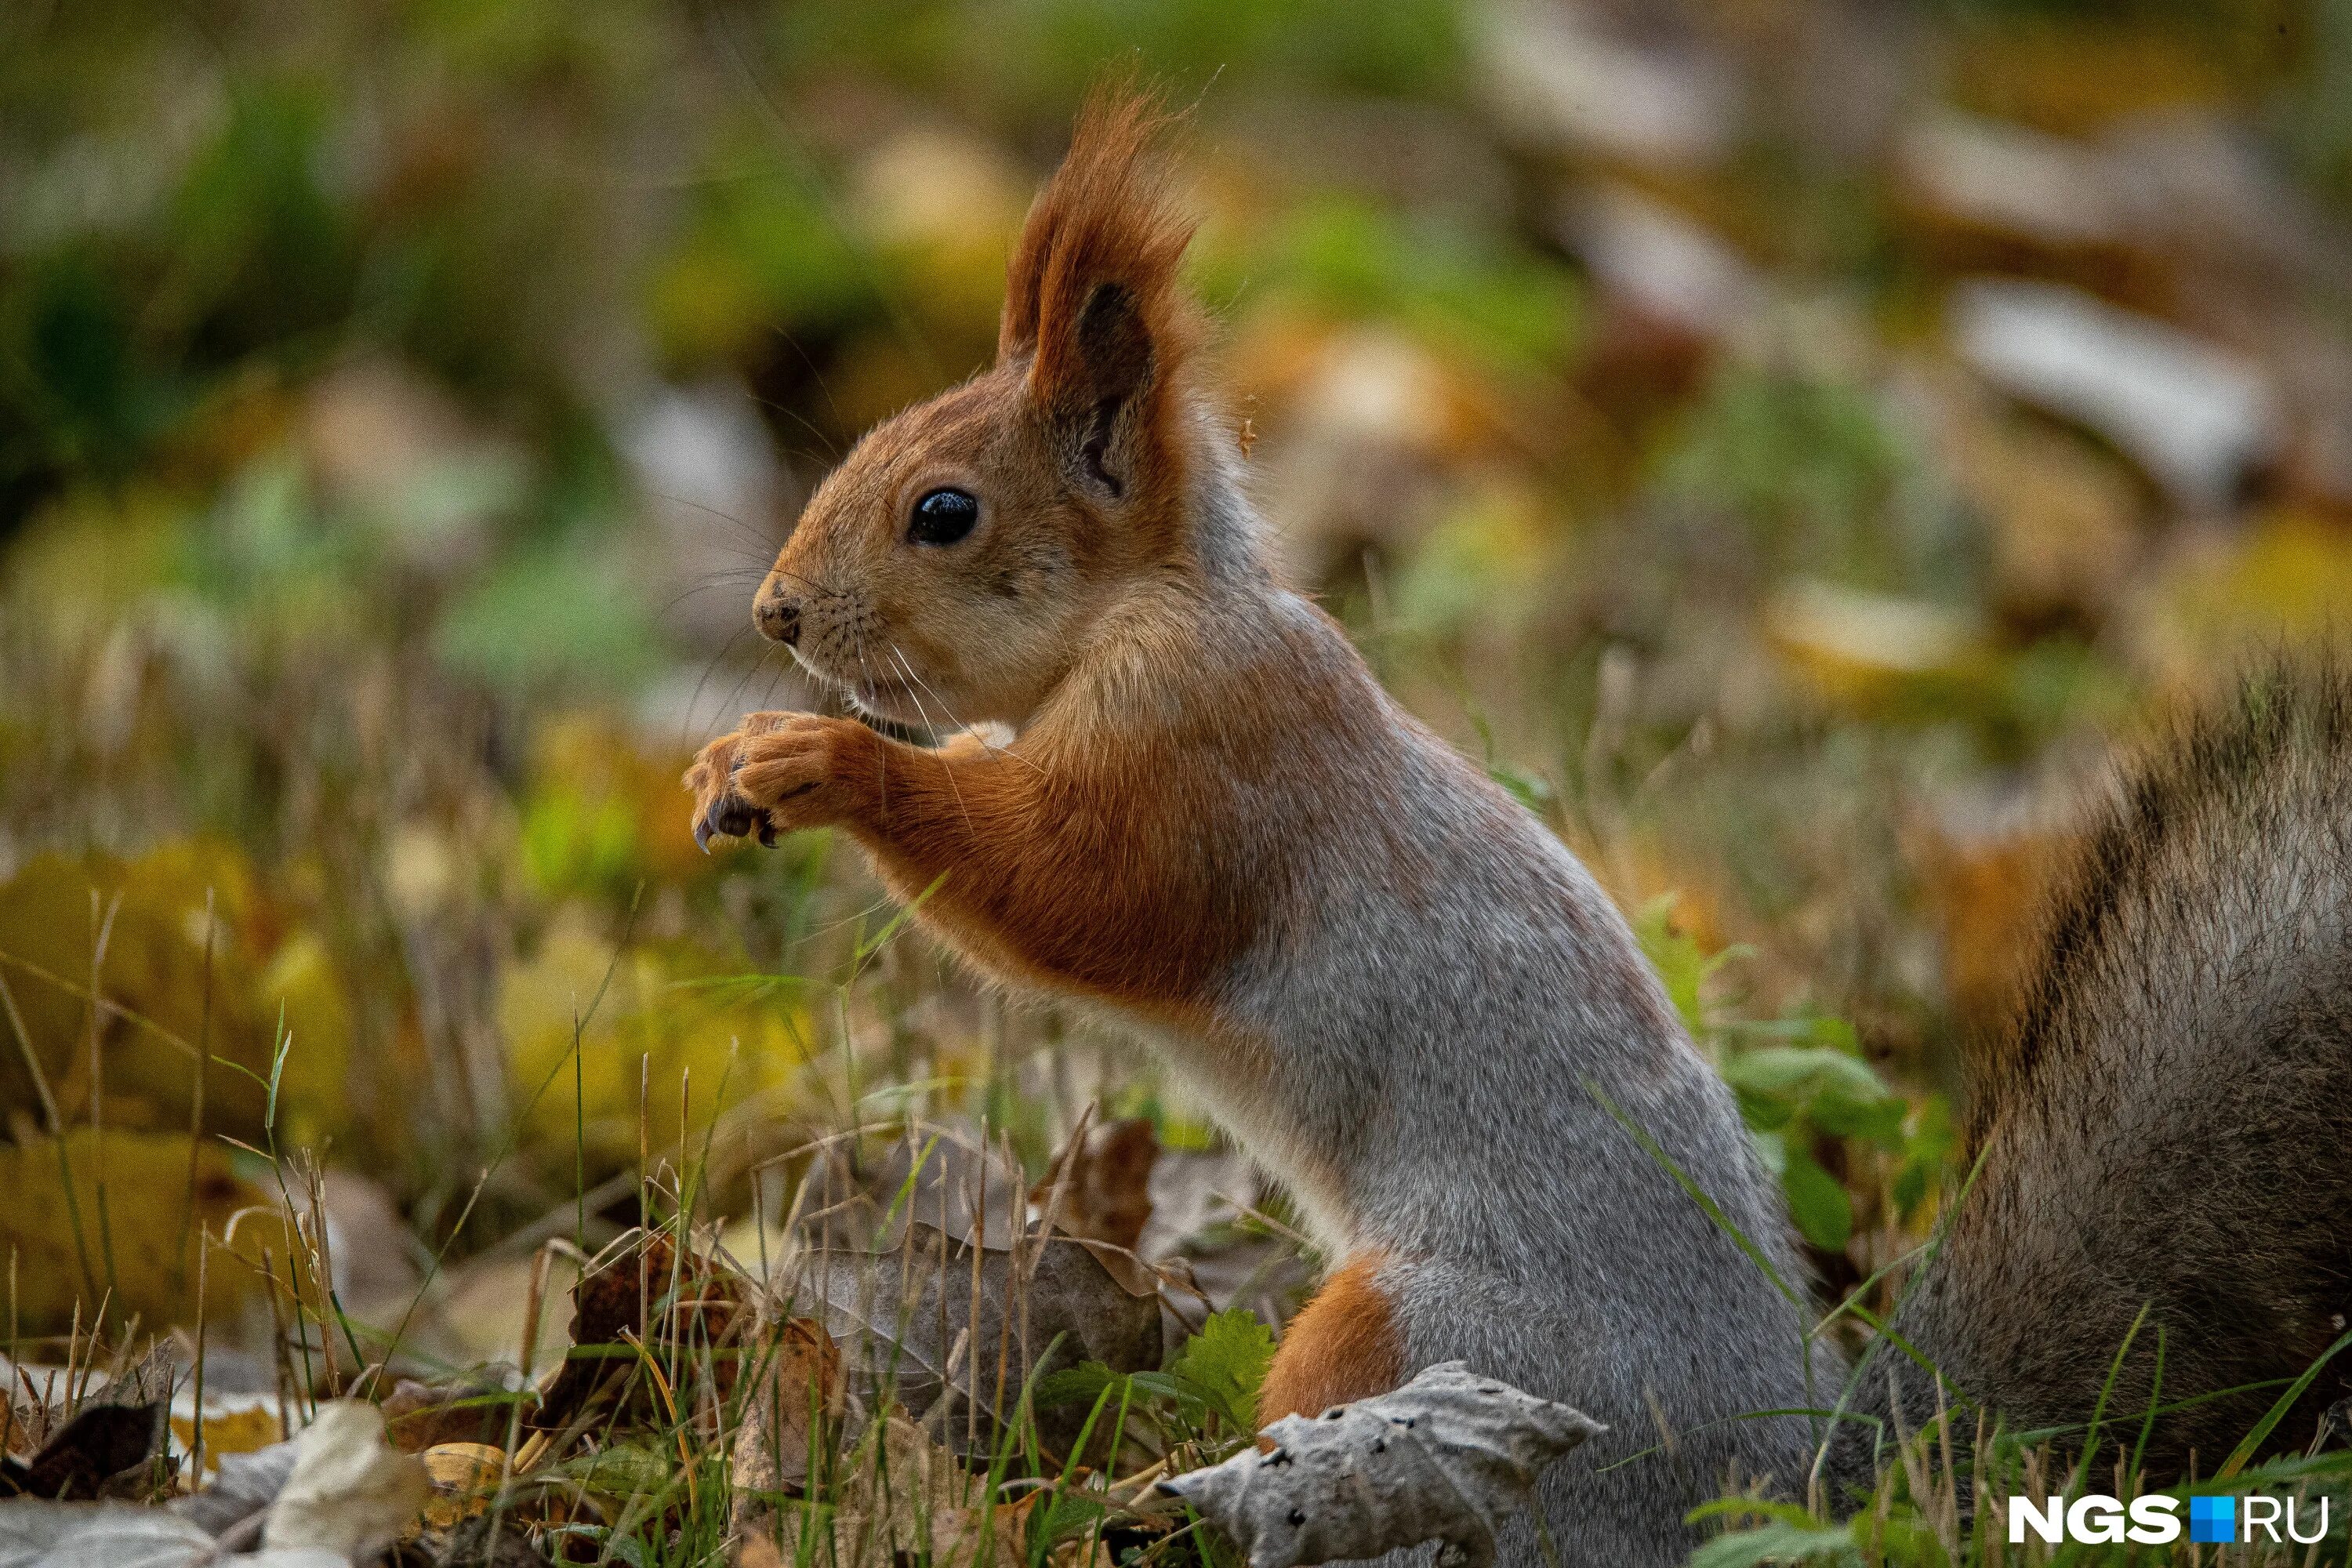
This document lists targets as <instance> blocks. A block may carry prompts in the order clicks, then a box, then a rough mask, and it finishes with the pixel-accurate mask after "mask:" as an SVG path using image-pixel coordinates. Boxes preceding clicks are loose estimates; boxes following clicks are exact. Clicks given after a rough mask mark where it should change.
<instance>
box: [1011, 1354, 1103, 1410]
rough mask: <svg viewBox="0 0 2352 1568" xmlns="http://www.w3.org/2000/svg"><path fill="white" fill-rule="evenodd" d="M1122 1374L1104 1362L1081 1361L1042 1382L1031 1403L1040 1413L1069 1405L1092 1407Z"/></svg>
mask: <svg viewBox="0 0 2352 1568" xmlns="http://www.w3.org/2000/svg"><path fill="white" fill-rule="evenodd" d="M1118 1375H1119V1374H1118V1373H1115V1372H1113V1371H1111V1369H1110V1368H1109V1367H1108V1366H1107V1365H1106V1364H1104V1363H1101V1362H1098V1361H1089V1362H1081V1363H1078V1364H1077V1365H1076V1366H1074V1367H1070V1368H1068V1369H1067V1370H1066V1371H1062V1372H1056V1373H1048V1374H1047V1375H1046V1376H1045V1377H1042V1378H1040V1379H1038V1382H1037V1390H1036V1392H1035V1394H1033V1395H1032V1396H1031V1402H1032V1403H1033V1404H1034V1405H1036V1407H1037V1408H1038V1409H1040V1410H1055V1409H1058V1408H1060V1407H1061V1406H1062V1405H1092V1404H1093V1403H1094V1402H1095V1401H1096V1400H1097V1399H1099V1398H1101V1397H1102V1392H1103V1390H1104V1389H1106V1388H1111V1387H1114V1386H1116V1385H1117V1384H1118Z"/></svg>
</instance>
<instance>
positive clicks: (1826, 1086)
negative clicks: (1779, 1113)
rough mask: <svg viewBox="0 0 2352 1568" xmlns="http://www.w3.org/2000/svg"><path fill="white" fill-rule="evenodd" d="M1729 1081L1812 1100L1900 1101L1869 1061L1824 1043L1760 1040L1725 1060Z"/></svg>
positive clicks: (1749, 1088) (1746, 1087) (1745, 1088)
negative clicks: (1827, 1097) (1766, 1043)
mask: <svg viewBox="0 0 2352 1568" xmlns="http://www.w3.org/2000/svg"><path fill="white" fill-rule="evenodd" d="M1723 1076H1724V1078H1725V1079H1726V1080H1727V1082H1729V1083H1730V1085H1731V1087H1732V1088H1734V1089H1739V1090H1742V1091H1743V1092H1746V1093H1748V1094H1762V1095H1773V1096H1778V1097H1782V1098H1792V1099H1797V1100H1810V1099H1811V1098H1812V1097H1814V1096H1817V1095H1832V1094H1833V1095H1838V1096H1842V1097H1843V1098H1844V1099H1845V1100H1847V1101H1848V1102H1850V1103H1853V1104H1857V1105H1874V1104H1878V1103H1881V1102H1884V1101H1886V1100H1894V1101H1895V1103H1897V1104H1900V1103H1902V1102H1901V1100H1900V1097H1898V1096H1896V1095H1895V1094H1894V1093H1892V1092H1890V1091H1889V1090H1888V1089H1887V1088H1886V1086H1885V1084H1883V1083H1881V1082H1879V1081H1878V1075H1877V1074H1876V1073H1874V1072H1873V1071H1871V1070H1870V1064H1869V1063H1867V1062H1864V1061H1861V1060H1858V1059H1856V1058H1853V1057H1850V1056H1847V1055H1846V1054H1845V1053H1844V1052H1843V1051H1836V1050H1830V1049H1827V1048H1825V1047H1820V1046H1761V1047H1757V1048H1756V1049H1754V1050H1748V1051H1741V1052H1739V1053H1738V1055H1736V1056H1734V1057H1733V1058H1731V1059H1730V1060H1728V1061H1727V1062H1725V1063H1724V1064H1723Z"/></svg>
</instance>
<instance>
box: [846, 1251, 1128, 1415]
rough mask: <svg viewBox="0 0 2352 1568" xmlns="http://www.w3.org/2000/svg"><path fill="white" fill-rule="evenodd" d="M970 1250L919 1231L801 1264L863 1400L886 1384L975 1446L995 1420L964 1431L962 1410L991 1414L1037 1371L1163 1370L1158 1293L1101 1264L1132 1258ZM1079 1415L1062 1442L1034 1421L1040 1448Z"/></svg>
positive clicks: (1003, 1409) (1083, 1253) (1012, 1398)
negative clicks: (1087, 1364) (1081, 1366)
mask: <svg viewBox="0 0 2352 1568" xmlns="http://www.w3.org/2000/svg"><path fill="white" fill-rule="evenodd" d="M974 1251H975V1249H974V1248H973V1247H971V1244H969V1243H966V1242H961V1241H957V1240H954V1239H952V1238H950V1237H946V1236H943V1235H942V1234H940V1231H939V1230H938V1229H937V1228H936V1227H934V1226H929V1225H924V1224H916V1225H913V1226H909V1227H908V1234H907V1237H906V1239H905V1241H904V1242H903V1243H902V1244H901V1246H900V1247H899V1248H898V1249H897V1250H895V1251H890V1252H857V1251H847V1250H841V1249H832V1248H825V1249H819V1250H816V1251H814V1252H813V1253H811V1254H809V1255H808V1256H807V1258H806V1260H805V1262H804V1264H803V1278H804V1279H805V1280H806V1281H807V1284H808V1285H809V1287H811V1288H812V1289H813V1290H814V1296H815V1298H816V1300H820V1301H822V1302H824V1308H825V1322H826V1327H827V1328H828V1329H830V1330H831V1331H832V1332H833V1334H834V1336H835V1339H836V1340H838V1341H840V1342H842V1344H843V1346H844V1348H845V1350H846V1351H847V1352H848V1354H849V1357H850V1361H851V1364H852V1367H853V1369H854V1370H855V1371H856V1373H858V1374H859V1379H860V1381H859V1384H858V1387H859V1391H860V1392H861V1394H862V1393H864V1392H866V1391H867V1390H872V1389H875V1388H877V1387H879V1386H881V1385H882V1384H885V1383H890V1384H893V1385H894V1394H895V1397H896V1398H897V1400H898V1403H899V1404H900V1405H904V1406H905V1407H906V1408H907V1409H908V1410H910V1411H914V1412H916V1413H918V1414H919V1415H924V1416H925V1417H926V1419H938V1420H940V1422H942V1424H943V1425H942V1428H941V1429H942V1430H944V1431H945V1432H947V1434H948V1435H949V1439H950V1441H951V1442H961V1441H963V1440H965V1435H966V1434H967V1433H968V1432H973V1431H974V1428H975V1427H976V1429H977V1430H976V1434H975V1435H976V1437H977V1446H978V1447H980V1448H982V1449H985V1448H987V1447H991V1446H992V1444H993V1443H994V1441H995V1436H996V1433H995V1421H994V1420H993V1419H991V1420H984V1421H979V1422H976V1423H975V1422H972V1421H971V1419H970V1418H969V1415H968V1412H969V1408H970V1406H971V1405H977V1406H978V1407H979V1409H980V1411H981V1412H982V1413H983V1414H985V1415H989V1416H991V1417H996V1416H999V1415H1002V1414H1003V1413H1004V1412H1006V1411H1008V1410H1009V1409H1011V1407H1012V1406H1013V1405H1015V1404H1016V1403H1017V1402H1018V1400H1019V1398H1020V1394H1021V1390H1022V1387H1023V1385H1024V1382H1025V1381H1026V1380H1027V1378H1028V1377H1029V1376H1030V1374H1031V1373H1032V1371H1033V1370H1034V1372H1035V1373H1038V1374H1040V1375H1042V1374H1043V1373H1046V1372H1050V1371H1052V1370H1054V1369H1055V1368H1059V1367H1066V1366H1074V1365H1076V1363H1079V1362H1082V1361H1098V1362H1101V1363H1104V1364H1105V1365H1107V1366H1108V1367H1110V1368H1111V1369H1112V1370H1113V1371H1115V1372H1134V1371H1140V1370H1143V1369H1146V1368H1150V1367H1155V1366H1157V1365H1158V1364H1159V1363H1160V1297H1159V1292H1158V1291H1157V1290H1156V1289H1153V1288H1151V1287H1150V1285H1149V1284H1148V1283H1146V1282H1145V1280H1144V1279H1139V1278H1136V1277H1134V1276H1128V1277H1124V1278H1123V1277H1121V1275H1119V1274H1118V1273H1115V1272H1114V1271H1113V1269H1112V1268H1111V1267H1110V1264H1111V1263H1113V1262H1118V1263H1129V1262H1131V1260H1128V1259H1123V1258H1119V1256H1118V1254H1116V1253H1112V1254H1108V1261H1107V1260H1106V1256H1105V1255H1102V1254H1098V1253H1097V1251H1095V1250H1094V1249H1093V1248H1092V1247H1089V1246H1088V1244H1087V1243H1085V1242H1083V1241H1079V1240H1076V1239H1073V1238H1071V1237H1061V1236H1053V1237H1044V1238H1042V1239H1041V1238H1039V1237H1034V1236H1032V1237H1028V1238H1027V1239H1025V1240H1024V1242H1022V1243H1021V1244H1020V1245H1019V1246H1017V1247H1013V1248H1010V1249H1006V1250H1000V1249H998V1248H996V1247H982V1248H979V1249H978V1256H977V1258H975V1256H974ZM1139 1272H1140V1270H1139ZM975 1286H976V1287H977V1289H975ZM1048 1347H1053V1349H1052V1352H1051V1353H1050V1354H1048ZM1060 1414H1061V1415H1065V1416H1067V1415H1069V1414H1070V1413H1068V1412H1063V1413H1060ZM1083 1414H1084V1413H1083V1412H1079V1413H1077V1416H1076V1418H1075V1419H1082V1418H1083ZM1075 1419H1074V1424H1073V1425H1072V1426H1071V1427H1070V1429H1069V1431H1068V1432H1066V1433H1065V1432H1060V1431H1058V1430H1057V1429H1056V1428H1055V1423H1054V1421H1052V1420H1049V1419H1045V1418H1043V1417H1041V1422H1040V1425H1041V1427H1043V1428H1045V1434H1046V1438H1047V1441H1048V1442H1049V1443H1050V1442H1053V1441H1055V1439H1056V1437H1061V1438H1064V1439H1066V1438H1067V1437H1069V1436H1075V1433H1076V1425H1075Z"/></svg>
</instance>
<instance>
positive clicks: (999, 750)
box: [890, 642, 1045, 778]
mask: <svg viewBox="0 0 2352 1568" xmlns="http://www.w3.org/2000/svg"><path fill="white" fill-rule="evenodd" d="M890 651H891V652H892V653H894V654H897V655H898V668H901V669H903V670H905V671H906V672H907V679H909V680H911V681H913V682H914V683H915V684H916V685H918V686H919V687H921V688H922V689H924V690H925V691H927V692H929V693H930V696H931V700H933V701H935V702H937V703H938V704H939V705H940V710H942V711H944V712H945V713H946V714H947V716H948V720H949V721H950V723H952V724H954V725H955V727H956V728H957V729H958V730H961V731H963V732H964V733H965V734H967V735H970V736H971V738H972V739H973V740H975V741H977V742H980V749H981V750H982V751H983V752H987V753H988V754H989V755H990V756H992V757H1010V758H1011V759H1012V760H1013V761H1014V762H1016V763H1020V764H1021V765H1022V766H1023V767H1024V768H1027V769H1028V770H1029V771H1030V772H1031V773H1035V774H1036V775H1037V776H1038V777H1039V778H1044V777H1045V769H1043V768H1041V767H1039V766H1038V765H1037V764H1036V763H1033V762H1031V761H1030V760H1029V759H1028V758H1026V757H1024V756H1023V755H1022V754H1021V753H1020V752H1012V751H1007V750H1005V749H1004V748H1003V746H996V745H991V744H990V743H989V740H988V737H987V736H985V735H983V734H982V733H981V732H980V731H978V730H975V729H973V728H972V727H971V725H969V724H967V723H965V722H964V721H962V720H961V719H960V718H958V717H956V710H954V709H952V708H950V707H949V706H948V700H947V699H946V698H944V697H941V696H940V694H939V692H938V691H936V690H934V689H932V687H931V683H930V682H929V681H928V680H925V679H923V678H922V677H921V676H919V675H918V674H916V673H915V665H914V661H913V660H912V659H909V658H908V657H907V650H906V649H904V648H902V647H899V646H898V644H897V643H895V642H894V643H892V644H891V645H890ZM915 706H916V707H918V708H920V707H921V706H922V704H921V703H920V702H917V703H916V704H915Z"/></svg>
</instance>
